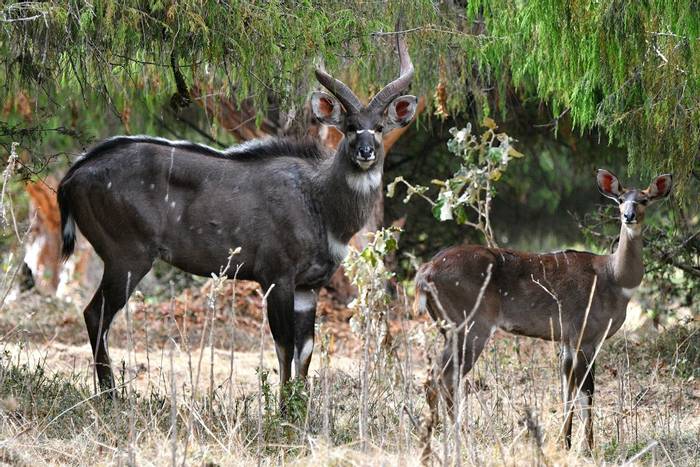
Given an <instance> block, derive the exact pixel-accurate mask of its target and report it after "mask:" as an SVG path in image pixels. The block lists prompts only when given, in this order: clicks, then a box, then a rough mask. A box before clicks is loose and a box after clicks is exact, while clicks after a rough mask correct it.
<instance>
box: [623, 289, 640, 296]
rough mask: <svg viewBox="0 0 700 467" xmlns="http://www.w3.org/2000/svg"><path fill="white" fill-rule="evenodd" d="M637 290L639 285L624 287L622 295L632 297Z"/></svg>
mask: <svg viewBox="0 0 700 467" xmlns="http://www.w3.org/2000/svg"><path fill="white" fill-rule="evenodd" d="M636 290H637V287H632V288H631V289H628V288H625V287H623V288H622V295H624V296H625V298H631V297H632V295H633V294H634V292H635V291H636Z"/></svg>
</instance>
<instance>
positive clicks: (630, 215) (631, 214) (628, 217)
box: [623, 211, 635, 222]
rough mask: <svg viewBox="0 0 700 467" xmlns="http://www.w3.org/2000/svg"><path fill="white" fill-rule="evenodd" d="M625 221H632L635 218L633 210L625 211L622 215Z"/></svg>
mask: <svg viewBox="0 0 700 467" xmlns="http://www.w3.org/2000/svg"><path fill="white" fill-rule="evenodd" d="M623 216H624V218H625V222H632V221H633V220H634V218H635V215H634V211H632V212H626V213H625V214H624V215H623Z"/></svg>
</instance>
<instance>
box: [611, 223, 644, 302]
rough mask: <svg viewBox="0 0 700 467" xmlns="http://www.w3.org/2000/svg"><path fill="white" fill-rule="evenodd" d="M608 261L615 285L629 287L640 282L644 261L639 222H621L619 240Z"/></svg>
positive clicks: (635, 285)
mask: <svg viewBox="0 0 700 467" xmlns="http://www.w3.org/2000/svg"><path fill="white" fill-rule="evenodd" d="M609 261H610V263H609V264H610V271H611V273H612V278H613V282H614V283H615V285H618V286H619V287H624V288H628V289H629V288H634V287H637V286H638V285H639V284H640V283H641V282H642V277H643V276H644V262H643V258H642V225H641V224H624V223H623V224H622V227H621V228H620V242H619V243H618V245H617V250H615V253H613V254H612V255H610V260H609Z"/></svg>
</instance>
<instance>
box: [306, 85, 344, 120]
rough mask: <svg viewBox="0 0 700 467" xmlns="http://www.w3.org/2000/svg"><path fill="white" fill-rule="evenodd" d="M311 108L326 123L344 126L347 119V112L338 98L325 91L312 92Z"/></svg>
mask: <svg viewBox="0 0 700 467" xmlns="http://www.w3.org/2000/svg"><path fill="white" fill-rule="evenodd" d="M311 110H312V111H313V113H314V116H315V117H316V118H317V119H318V120H319V121H320V122H321V123H323V124H324V125H333V126H342V124H343V121H344V120H345V112H344V111H343V108H342V107H341V106H340V102H338V99H336V98H335V97H333V96H331V95H330V94H326V93H325V92H320V91H316V92H314V93H313V94H311Z"/></svg>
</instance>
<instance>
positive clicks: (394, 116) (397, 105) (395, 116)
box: [384, 96, 418, 133]
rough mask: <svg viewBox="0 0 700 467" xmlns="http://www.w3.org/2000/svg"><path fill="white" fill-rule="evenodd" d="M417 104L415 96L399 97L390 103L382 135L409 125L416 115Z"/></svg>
mask: <svg viewBox="0 0 700 467" xmlns="http://www.w3.org/2000/svg"><path fill="white" fill-rule="evenodd" d="M417 104H418V98H416V96H399V97H397V98H396V99H394V100H393V101H391V104H389V107H388V108H387V112H386V117H385V118H384V133H388V132H389V131H391V130H393V129H394V128H401V127H404V126H406V125H408V124H409V123H411V120H413V117H414V116H415V115H416V106H417Z"/></svg>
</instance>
